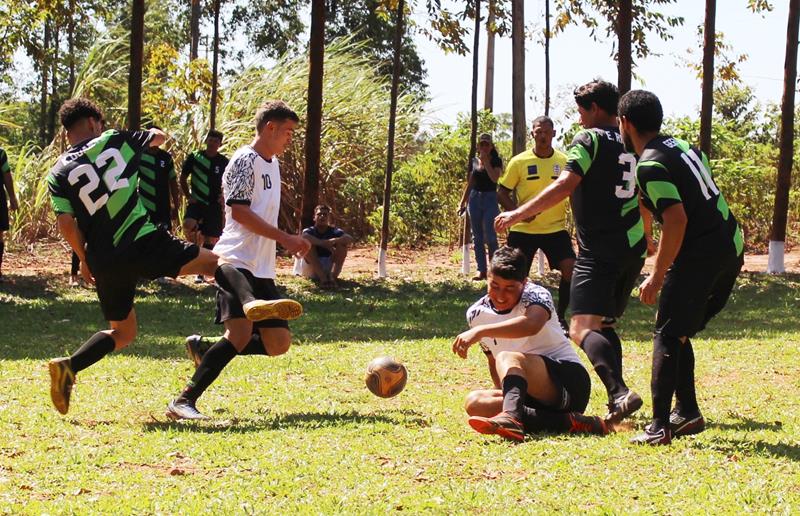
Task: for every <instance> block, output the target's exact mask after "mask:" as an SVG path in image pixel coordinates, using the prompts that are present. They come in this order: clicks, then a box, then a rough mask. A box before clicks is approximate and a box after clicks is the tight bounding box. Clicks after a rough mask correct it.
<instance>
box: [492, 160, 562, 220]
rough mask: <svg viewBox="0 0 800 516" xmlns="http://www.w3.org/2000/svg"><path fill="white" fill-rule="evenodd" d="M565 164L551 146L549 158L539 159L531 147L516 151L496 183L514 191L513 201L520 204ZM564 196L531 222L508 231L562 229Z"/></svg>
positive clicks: (544, 185)
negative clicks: (515, 200)
mask: <svg viewBox="0 0 800 516" xmlns="http://www.w3.org/2000/svg"><path fill="white" fill-rule="evenodd" d="M566 165H567V156H566V154H564V153H563V152H561V151H557V150H555V149H553V155H552V156H550V157H549V158H540V157H538V156H537V155H536V154H534V152H533V150H526V151H525V152H522V153H520V154H517V155H516V156H514V157H513V158H511V161H509V162H508V166H506V171H505V172H504V173H503V175H502V176H501V177H500V180H499V181H498V182H497V184H499V185H500V186H504V187H506V188H508V189H509V190H515V189H516V191H517V203H518V204H519V205H520V206H521V205H522V204H524V203H525V201H528V200H530V199H533V198H534V197H536V196H537V195H538V194H539V192H541V191H542V190H544V189H545V188H547V186H549V185H550V183H552V182H553V181H555V180H556V179H557V178H558V176H559V175H560V174H561V171H562V170H564V167H565V166H566ZM568 202H569V200H568V198H567V199H564V200H563V201H561V202H560V203H558V204H556V205H555V206H553V207H552V208H548V209H546V210H545V211H543V212H542V213H540V214H539V215H538V216H537V217H536V218H535V219H533V221H532V222H519V223H517V224H514V225H513V226H512V227H511V231H518V232H520V233H530V234H535V235H541V234H547V233H555V232H557V231H562V230H564V229H566V220H567V203H568Z"/></svg>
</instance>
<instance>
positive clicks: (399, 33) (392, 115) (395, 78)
mask: <svg viewBox="0 0 800 516" xmlns="http://www.w3.org/2000/svg"><path fill="white" fill-rule="evenodd" d="M404 15H405V0H400V1H399V2H398V3H397V14H396V16H397V22H396V23H397V25H396V27H395V33H394V61H393V63H392V91H391V94H390V98H391V103H390V104H389V143H388V144H387V149H386V181H385V183H384V187H383V220H382V223H381V247H380V250H379V251H378V277H380V278H385V277H386V248H387V247H388V245H389V208H390V200H391V195H392V171H393V170H394V128H395V119H396V117H397V93H398V88H399V84H400V52H401V51H402V45H403V32H404V30H405V29H404V27H403V21H404V20H403V18H404Z"/></svg>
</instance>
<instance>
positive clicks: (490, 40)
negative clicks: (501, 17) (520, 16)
mask: <svg viewBox="0 0 800 516" xmlns="http://www.w3.org/2000/svg"><path fill="white" fill-rule="evenodd" d="M494 3H495V0H489V17H488V19H487V20H486V89H485V90H484V93H483V109H486V110H489V111H492V110H493V109H494V36H495V34H494Z"/></svg>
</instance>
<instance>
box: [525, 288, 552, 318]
mask: <svg viewBox="0 0 800 516" xmlns="http://www.w3.org/2000/svg"><path fill="white" fill-rule="evenodd" d="M520 303H521V304H522V306H523V307H524V308H525V309H526V310H527V309H528V308H530V307H532V306H534V305H535V306H541V307H542V308H544V309H545V310H547V313H548V315H552V314H553V312H555V306H553V296H551V295H550V292H548V291H547V289H545V288H544V287H537V286H534V287H533V288H530V287H529V288H526V289H525V290H524V291H523V292H522V297H521V298H520Z"/></svg>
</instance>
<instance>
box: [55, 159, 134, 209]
mask: <svg viewBox="0 0 800 516" xmlns="http://www.w3.org/2000/svg"><path fill="white" fill-rule="evenodd" d="M110 159H113V160H114V164H113V165H112V166H110V167H108V170H106V172H105V174H103V182H104V183H105V184H106V188H108V191H109V192H114V191H116V190H119V189H120V188H125V187H126V186H128V184H129V183H128V180H127V179H120V178H119V176H120V174H122V172H123V171H124V170H125V167H126V166H127V164H128V163H127V162H126V161H125V158H123V157H122V154H121V153H120V152H119V149H113V148H111V149H106V150H104V151H103V152H101V153H100V154H99V155H98V156H97V159H96V160H95V163H96V164H97V166H99V167H102V166H105V164H106V163H108V161H109V160H110ZM81 176H86V178H87V179H88V180H89V182H88V183H86V184H85V185H83V186H82V187H81V189H80V190H79V191H78V197H80V199H81V201H83V205H84V206H85V207H86V211H88V212H89V215H94V214H95V212H96V211H97V210H99V209H100V208H102V207H103V206H105V204H106V203H107V202H108V193H104V194H103V195H101V196H100V197H98V198H97V200H96V201H94V200H92V197H91V193H92V192H94V191H95V190H96V189H97V187H98V186H100V178H99V177H98V176H97V172H96V171H95V168H94V167H93V166H92V165H89V164H83V165H79V166H77V167H75V168H73V169H72V171H71V172H70V173H69V176H68V177H67V180H68V181H69V184H71V185H74V184H75V183H77V182H78V180H79V179H80V177H81Z"/></svg>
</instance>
